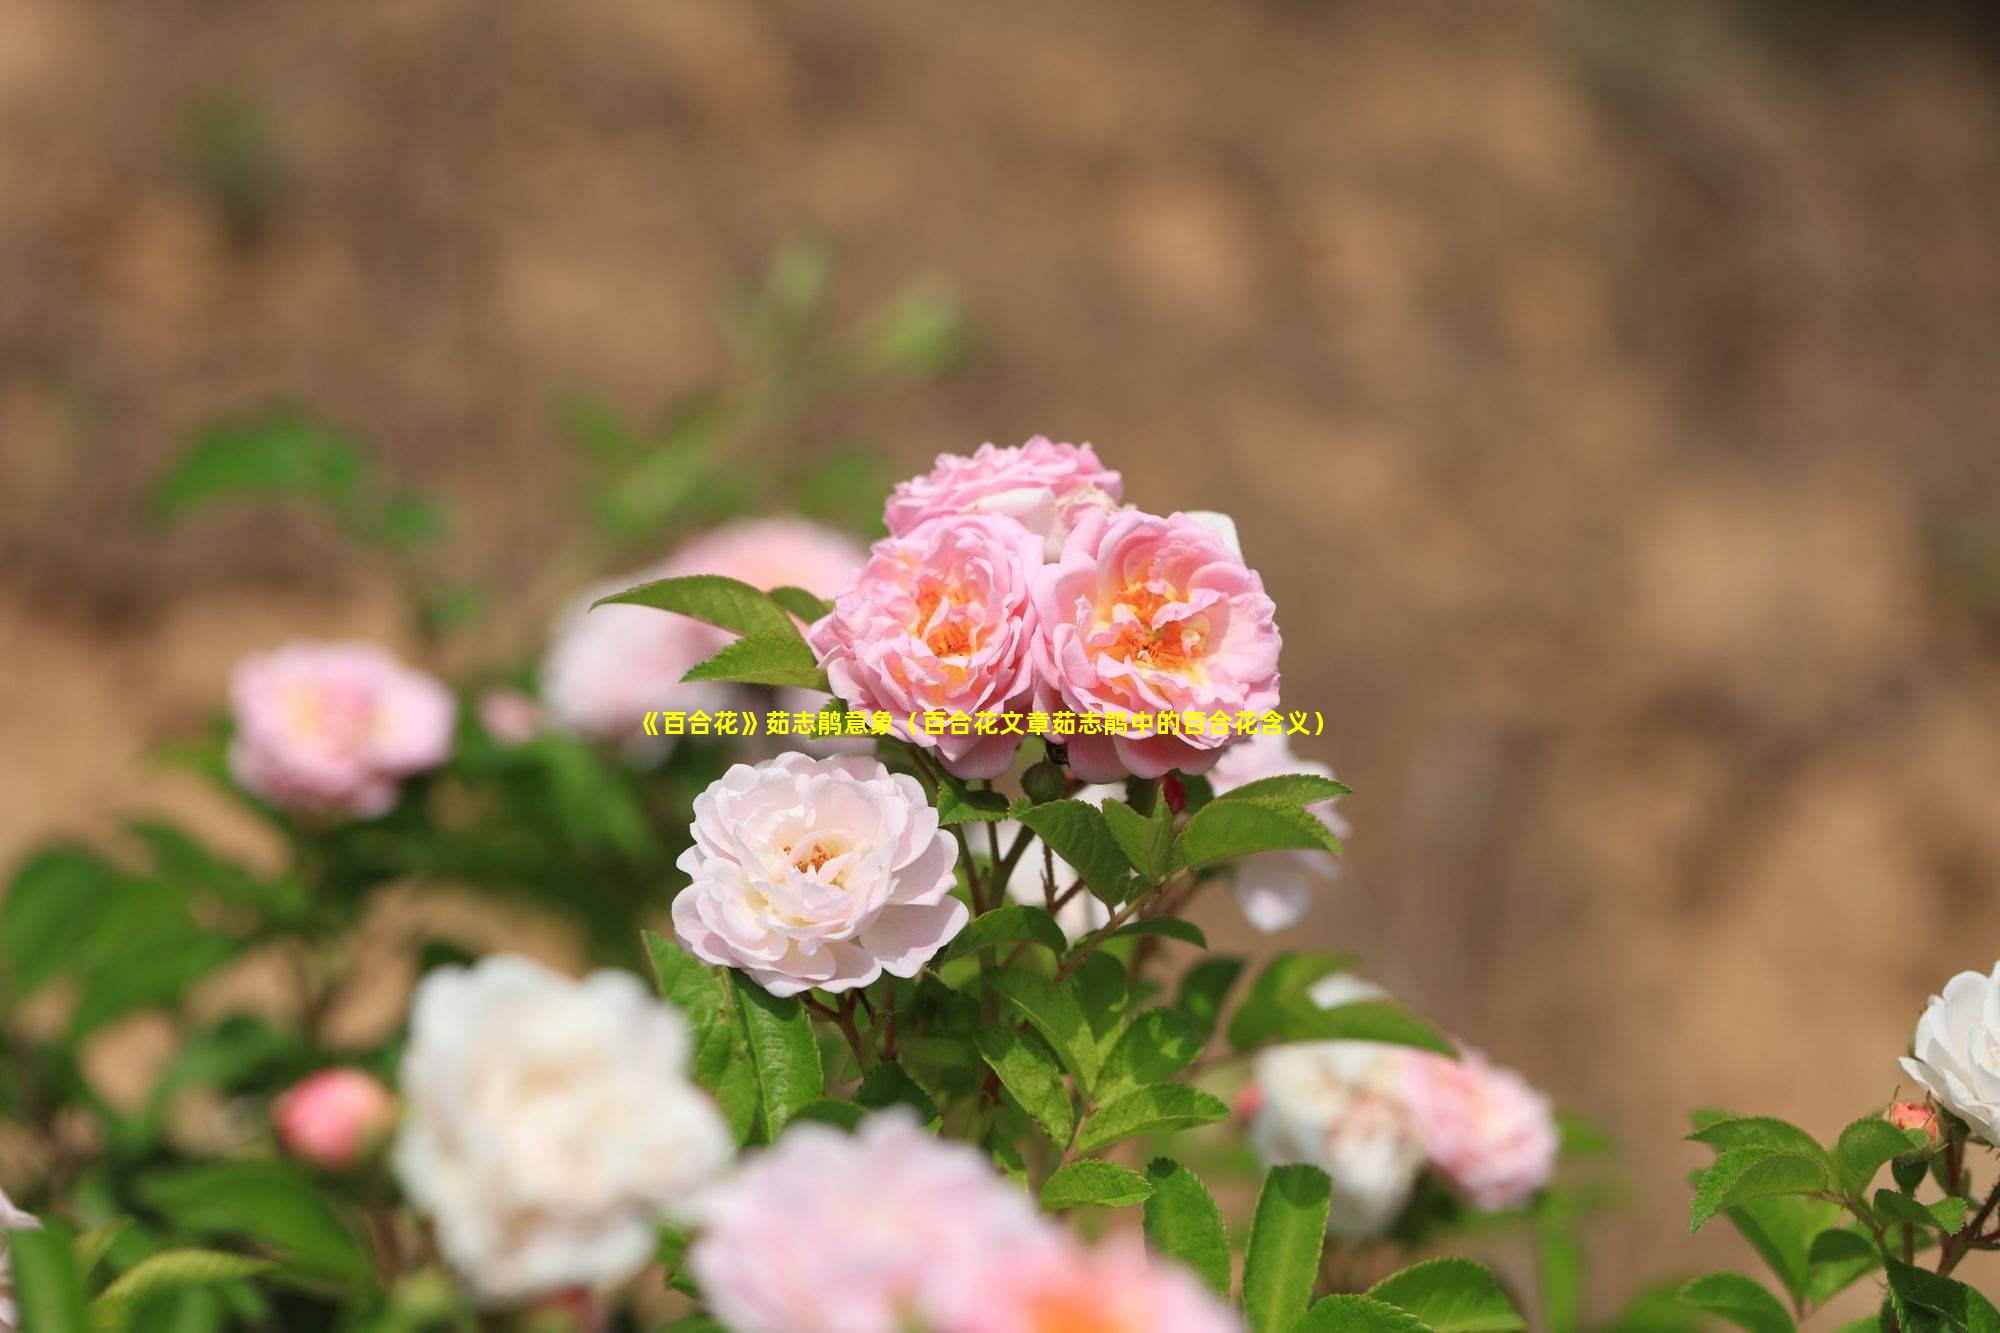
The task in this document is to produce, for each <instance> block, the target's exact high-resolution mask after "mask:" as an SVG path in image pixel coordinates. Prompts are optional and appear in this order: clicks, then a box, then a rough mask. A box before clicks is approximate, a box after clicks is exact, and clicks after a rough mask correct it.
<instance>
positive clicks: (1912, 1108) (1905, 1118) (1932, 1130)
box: [1882, 1102, 1938, 1143]
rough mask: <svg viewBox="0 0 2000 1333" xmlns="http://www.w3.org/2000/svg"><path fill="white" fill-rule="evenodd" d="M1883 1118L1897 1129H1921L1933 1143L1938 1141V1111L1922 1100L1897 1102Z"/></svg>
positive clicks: (1883, 1114) (1885, 1112)
mask: <svg viewBox="0 0 2000 1333" xmlns="http://www.w3.org/2000/svg"><path fill="white" fill-rule="evenodd" d="M1882 1118H1883V1119H1884V1120H1886V1121H1888V1122H1889V1123H1890V1124H1892V1125H1894V1126H1895V1127H1896V1128H1897V1129H1921V1130H1922V1131H1923V1132H1924V1133H1925V1134H1926V1135H1928V1136H1929V1137H1930V1141H1931V1142H1932V1143H1936V1142H1937V1141H1938V1117H1937V1112H1936V1111H1934V1110H1932V1109H1931V1108H1930V1107H1928V1106H1926V1105H1924V1104H1923V1103H1922V1102H1897V1103H1896V1104H1895V1105H1894V1106H1892V1107H1890V1108H1889V1109H1888V1110H1887V1111H1884V1112H1883V1113H1882Z"/></svg>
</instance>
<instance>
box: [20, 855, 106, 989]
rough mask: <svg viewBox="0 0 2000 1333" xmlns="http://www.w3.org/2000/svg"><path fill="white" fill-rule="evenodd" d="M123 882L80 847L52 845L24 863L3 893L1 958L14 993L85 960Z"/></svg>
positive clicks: (33, 986) (35, 985)
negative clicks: (2, 957)
mask: <svg viewBox="0 0 2000 1333" xmlns="http://www.w3.org/2000/svg"><path fill="white" fill-rule="evenodd" d="M122 880H123V876H122V874H121V873H120V872H119V871H118V870H117V869H116V868H114V867H113V866H111V865H110V864H108V863H107V862H105V861H104V860H103V859H102V858H100V857H99V856H97V854H96V853H94V852H91V851H87V850H85V849H83V848H81V847H68V846H56V847H49V848H46V849H44V850H42V851H40V852H37V853H35V854H34V855H32V856H30V857H29V858H28V859H27V860H25V861H23V862H22V863H21V865H20V867H19V868H18V869H16V870H15V871H14V877H13V879H12V881H11V882H10V883H9V884H8V887H7V892H6V893H5V894H4V895H0V955H4V957H5V959H6V963H7V971H8V974H9V976H8V980H9V983H10V988H11V989H12V990H13V991H14V993H15V994H16V995H27V994H29V993H30V992H32V991H34V990H36V989H38V988H40V987H41V986H42V985H43V984H44V983H45V982H47V981H49V980H50V979H51V978H53V977H54V976H56V975H57V974H58V973H60V972H62V971H63V970H65V969H66V968H69V967H72V966H74V965H75V964H76V963H77V962H78V961H79V960H80V959H82V958H83V957H84V956H85V954H86V952H87V951H88V950H89V948H90V946H91V942H92V939H93V937H94V936H96V935H97V934H98V932H99V928H100V926H102V925H104V924H105V922H106V920H107V918H108V916H109V912H110V904H111V903H112V901H113V900H114V899H116V898H117V897H119V896H120V890H121V887H122Z"/></svg>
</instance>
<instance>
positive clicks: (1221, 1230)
mask: <svg viewBox="0 0 2000 1333" xmlns="http://www.w3.org/2000/svg"><path fill="white" fill-rule="evenodd" d="M1146 1181H1147V1183H1148V1184H1149V1185H1151V1186H1152V1190H1153V1192H1152V1195H1151V1197H1149V1198H1148V1199H1147V1200H1146V1206H1145V1222H1146V1241H1147V1243H1148V1244H1149V1245H1151V1246H1152V1247H1153V1249H1154V1250H1155V1251H1156V1252H1158V1253H1160V1254H1163V1255H1166V1256H1168V1257H1170V1258H1173V1259H1178V1260H1180V1261H1181V1262H1182V1263H1184V1264H1186V1265H1187V1266H1188V1267H1189V1268H1191V1269H1193V1270H1194V1271H1195V1273H1196V1274H1197V1275H1198V1276H1199V1277H1200V1278H1201V1280H1202V1281H1203V1282H1205V1283H1207V1284H1208V1287H1209V1289H1210V1290H1211V1291H1213V1292H1215V1294H1216V1295H1218V1296H1222V1297H1224V1298H1227V1297H1228V1295H1229V1232H1228V1231H1227V1229H1225V1227H1224V1226H1223V1222H1222V1210H1221V1209H1219V1208H1217V1207H1216V1206H1215V1197H1214V1196H1213V1195H1211V1194H1210V1193H1209V1192H1208V1187H1207V1186H1206V1185H1204V1184H1202V1183H1201V1181H1200V1179H1199V1178H1197V1177H1196V1176H1195V1174H1194V1172H1192V1171H1190V1170H1188V1169H1187V1168H1186V1167H1185V1166H1182V1165H1181V1164H1180V1163H1179V1162H1176V1161H1174V1160H1173V1159H1172V1158H1170V1157H1155V1158H1154V1159H1153V1160H1152V1161H1151V1162H1148V1163H1147V1164H1146Z"/></svg>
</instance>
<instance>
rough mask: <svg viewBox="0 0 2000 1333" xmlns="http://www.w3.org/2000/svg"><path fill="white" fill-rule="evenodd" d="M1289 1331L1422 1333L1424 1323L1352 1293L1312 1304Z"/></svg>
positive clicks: (1330, 1297)
mask: <svg viewBox="0 0 2000 1333" xmlns="http://www.w3.org/2000/svg"><path fill="white" fill-rule="evenodd" d="M1253 1327H1256V1326H1255V1325H1253ZM1290 1328H1291V1329H1292V1330H1293V1333H1425V1326H1424V1321H1423V1320H1421V1319H1419V1318H1417V1317H1416V1316H1415V1315H1413V1314H1411V1313H1409V1311H1407V1310H1399V1309H1397V1308H1396V1307H1395V1306H1393V1305H1390V1304H1388V1303H1387V1302H1385V1301H1378V1300H1376V1299H1375V1298H1374V1297H1372V1296H1357V1295H1354V1294H1352V1293H1347V1294H1343V1295H1339V1296H1328V1297H1326V1298H1324V1299H1323V1300H1320V1301H1317V1302H1315V1303H1314V1304H1313V1307H1312V1309H1310V1310H1308V1311H1307V1312H1306V1314H1305V1316H1304V1317H1303V1318H1302V1319H1300V1320H1299V1321H1298V1322H1297V1323H1296V1324H1292V1325H1290Z"/></svg>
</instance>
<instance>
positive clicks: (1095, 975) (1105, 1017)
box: [1069, 950, 1132, 1064]
mask: <svg viewBox="0 0 2000 1333" xmlns="http://www.w3.org/2000/svg"><path fill="white" fill-rule="evenodd" d="M1131 987H1132V978H1131V976H1130V975H1129V974H1128V973H1127V971H1126V968H1125V963H1124V961H1123V960H1122V959H1119V958H1115V957H1113V956H1112V955H1111V954H1108V953H1105V952H1103V951H1102V950H1100V951H1098V952H1097V953H1094V954H1092V955H1090V956H1089V957H1088V958H1086V959H1084V960H1083V963H1082V965H1081V966H1079V967H1078V968H1077V969H1076V971H1075V972H1072V973H1071V974H1070V978H1069V989H1070V992H1071V993H1072V994H1074V995H1075V996H1076V1003H1077V1007H1078V1008H1079V1009H1081V1010H1083V1019H1084V1021H1085V1022H1086V1023H1088V1024H1090V1030H1091V1033H1092V1034H1093V1035H1094V1036H1095V1037H1096V1038H1097V1050H1098V1054H1099V1055H1103V1054H1105V1053H1106V1052H1108V1051H1109V1050H1110V1047H1111V1042H1112V1039H1113V1038H1115V1037H1116V1036H1117V1035H1118V1025H1119V1024H1120V1023H1122V1022H1124V1020H1125V1008H1126V1006H1127V1005H1128V1004H1130V1003H1131V1000H1132V990H1131ZM1101 1063H1102V1062H1101V1061H1100V1064H1101Z"/></svg>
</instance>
